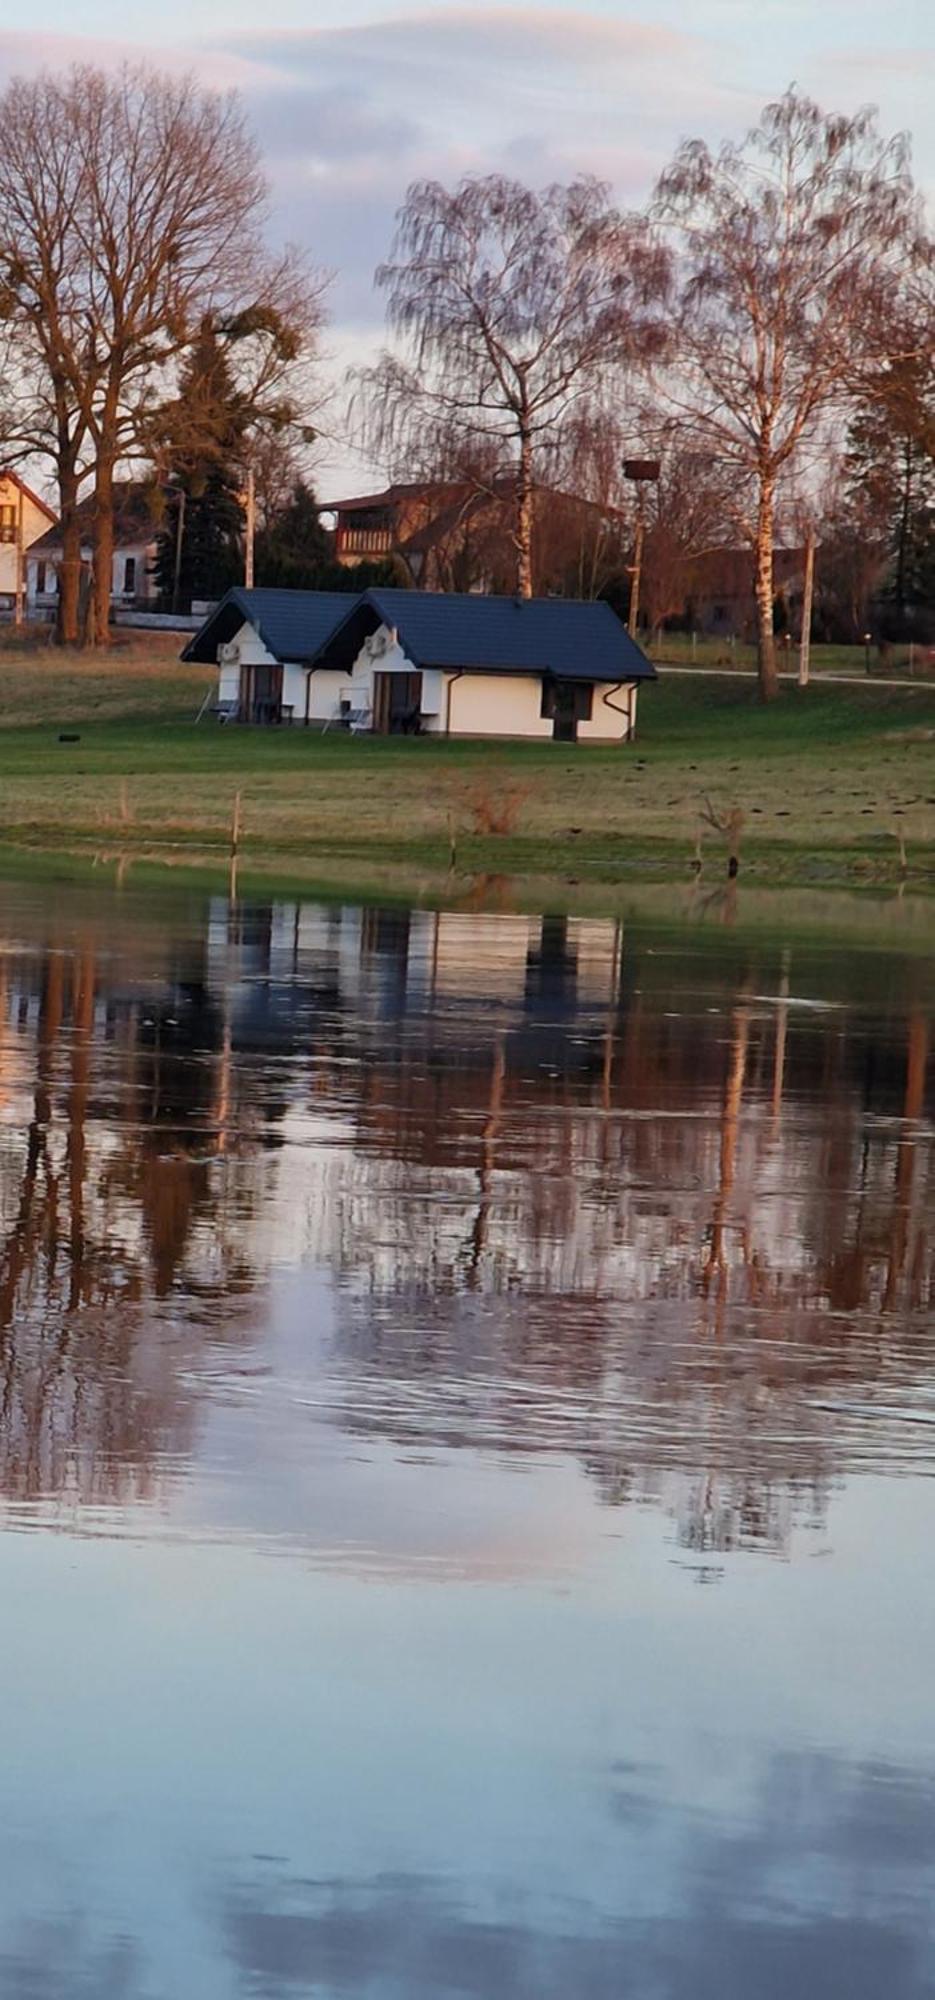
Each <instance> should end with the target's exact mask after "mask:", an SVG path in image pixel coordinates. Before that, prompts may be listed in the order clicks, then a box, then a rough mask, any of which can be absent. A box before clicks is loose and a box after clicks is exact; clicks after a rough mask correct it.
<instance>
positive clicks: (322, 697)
mask: <svg viewBox="0 0 935 2000" xmlns="http://www.w3.org/2000/svg"><path fill="white" fill-rule="evenodd" d="M302 679H303V680H304V679H305V675H304V673H303V675H302ZM311 683H312V685H311V690H310V693H309V708H308V717H309V721H310V722H316V723H321V722H334V721H335V720H336V719H337V715H338V709H339V705H340V703H341V701H342V700H343V699H344V698H345V697H347V699H348V700H350V694H351V683H350V681H349V679H348V677H347V674H345V673H342V672H341V670H340V668H337V667H316V668H315V670H314V672H313V673H312V675H311ZM302 700H303V703H304V700H305V696H304V694H303V697H302ZM296 713H297V714H298V711H296ZM304 717H305V709H304V707H303V710H302V718H303V720H304Z"/></svg>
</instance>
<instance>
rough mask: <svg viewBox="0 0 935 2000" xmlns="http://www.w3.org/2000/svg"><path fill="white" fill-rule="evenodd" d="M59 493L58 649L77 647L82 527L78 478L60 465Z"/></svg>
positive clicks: (72, 471) (70, 470)
mask: <svg viewBox="0 0 935 2000" xmlns="http://www.w3.org/2000/svg"><path fill="white" fill-rule="evenodd" d="M58 490H59V512H60V517H61V518H60V522H59V527H60V530H61V536H62V562H61V568H60V570H59V576H58V610H57V618H56V625H57V636H58V643H59V645H60V646H77V644H78V606H79V601H80V595H81V524H80V522H79V520H78V479H77V474H76V473H75V471H74V469H73V468H72V467H65V466H59V475H58Z"/></svg>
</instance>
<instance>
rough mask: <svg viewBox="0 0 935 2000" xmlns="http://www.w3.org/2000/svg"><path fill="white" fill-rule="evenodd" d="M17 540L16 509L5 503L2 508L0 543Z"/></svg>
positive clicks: (0, 509)
mask: <svg viewBox="0 0 935 2000" xmlns="http://www.w3.org/2000/svg"><path fill="white" fill-rule="evenodd" d="M15 540H16V508H15V507H11V506H8V504H7V502H6V501H4V502H3V505H2V507H0V542H15Z"/></svg>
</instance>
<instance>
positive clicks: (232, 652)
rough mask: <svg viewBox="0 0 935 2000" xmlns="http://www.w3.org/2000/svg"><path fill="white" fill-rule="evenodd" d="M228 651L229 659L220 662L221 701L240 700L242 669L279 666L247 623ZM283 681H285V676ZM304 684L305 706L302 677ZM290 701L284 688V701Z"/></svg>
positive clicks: (236, 635)
mask: <svg viewBox="0 0 935 2000" xmlns="http://www.w3.org/2000/svg"><path fill="white" fill-rule="evenodd" d="M227 650H228V651H229V657H228V658H227V659H225V660H223V661H221V660H219V661H218V700H219V701H239V700H240V669H241V667H275V666H276V665H277V664H278V662H277V661H276V660H275V658H274V657H273V654H272V653H268V652H267V650H266V647H265V646H264V644H263V641H262V639H261V638H260V635H259V632H258V631H257V630H256V627H255V626H253V625H248V624H247V623H246V622H245V623H244V624H243V625H241V627H240V630H239V632H235V633H234V636H233V638H232V640H231V641H230V646H229V649H227ZM296 671H297V672H301V669H296ZM283 680H284V681H285V675H284V676H283ZM302 683H303V684H302V692H301V695H300V697H299V699H300V701H301V702H302V703H303V704H304V701H305V677H304V675H303V676H302ZM288 699H289V697H288V696H287V695H286V692H285V687H284V688H283V700H284V701H286V700H288Z"/></svg>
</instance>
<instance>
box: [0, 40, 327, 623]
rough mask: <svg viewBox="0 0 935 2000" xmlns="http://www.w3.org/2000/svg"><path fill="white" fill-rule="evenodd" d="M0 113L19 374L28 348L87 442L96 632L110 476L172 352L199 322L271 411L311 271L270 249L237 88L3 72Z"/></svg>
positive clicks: (138, 77)
mask: <svg viewBox="0 0 935 2000" xmlns="http://www.w3.org/2000/svg"><path fill="white" fill-rule="evenodd" d="M0 114H2V124H3V129H4V133H5V142H4V147H3V148H2V149H0V284H2V286H3V292H2V297H3V303H4V308H5V313H6V317H7V321H8V325H9V329H10V332H11V335H12V337H13V338H14V340H15V339H17V338H19V341H20V343H21V344H20V357H21V367H22V372H23V376H24V378H26V379H28V378H29V376H30V374H31V372H33V371H34V370H35V368H36V364H37V362H38V363H39V365H40V367H41V370H42V372H43V376H44V382H43V384H42V386H41V388H40V392H39V400H40V403H41V404H43V405H44V406H46V407H48V408H49V409H54V411H55V413H56V421H57V425H58V431H61V429H62V423H63V419H61V418H59V417H58V415H57V411H58V402H60V403H61V406H62V409H63V410H64V412H65V413H66V416H65V420H64V421H65V422H66V426H67V429H68V435H69V438H71V437H72V436H73V435H77V436H78V437H79V439H80V441H81V442H82V443H83V442H84V441H85V440H86V441H87V448H88V455H89V457H90V460H91V463H92V465H93V477H94V520H93V571H94V575H93V594H92V611H93V621H92V622H93V626H94V629H95V631H96V635H97V636H98V637H99V638H100V639H105V638H106V636H107V628H108V621H109V613H110V594H111V573H112V564H113V489H114V479H115V475H116V472H117V469H118V466H119V465H120V463H121V461H122V460H123V459H125V458H126V457H128V456H130V455H133V454H136V453H139V452H141V451H145V450H146V449H148V447H149V444H150V442H151V439H152V435H153V425H154V421H155V419H156V413H157V411H158V410H159V408H160V406H164V405H165V402H166V399H167V397H169V398H171V394H172V384H173V374H174V370H175V369H176V368H177V366H178V364H179V361H180V359H181V357H182V356H183V355H184V354H185V352H186V350H187V348H188V346H189V344H190V343H191V341H192V340H193V339H194V338H195V337H196V335H197V333H198V330H199V329H200V328H201V327H202V326H203V325H204V323H205V320H206V319H211V320H212V321H213V322H214V323H215V324H217V326H218V327H219V328H222V329H224V330H225V331H228V332H229V333H230V337H231V342H232V345H234V346H236V350H237V356H238V362H239V364H240V369H241V376H242V381H243V393H244V395H245V396H248V397H249V398H250V399H252V402H253V404H254V406H256V407H259V405H260V404H261V403H262V404H263V406H264V408H265V409H266V411H267V412H268V413H272V412H273V411H274V410H276V409H277V408H279V406H280V405H281V404H282V403H283V401H284V399H285V400H288V399H287V398H285V391H284V387H283V383H284V376H285V373H286V371H288V370H289V369H291V368H294V367H295V365H296V363H297V361H298V360H299V358H300V356H301V353H302V351H303V350H305V351H307V350H308V348H309V347H310V345H311V343H312V341H313V337H314V333H315V330H316V328H317V325H318V322H319V319H320V302H321V287H320V281H318V280H315V279H312V280H307V279H306V277H305V274H304V272H303V271H302V270H301V269H300V267H299V266H298V264H297V262H296V260H295V259H294V258H292V257H290V256H285V257H284V258H282V259H280V260H279V261H278V262H276V261H272V260H271V259H270V257H269V255H268V253H267V252H266V250H265V247H264V244H263V238H262V230H263V224H264V221H265V203H266V188H265V182H264V179H263V175H262V173H261V170H260V165H259V159H258V155H257V150H256V147H255V144H254V141H253V140H252V138H251V136H250V134H249V132H248V130H247V128H246V124H245V121H244V115H243V111H242V109H241V107H240V104H239V102H238V100H237V99H236V97H234V96H218V95H216V94H214V93H212V92H210V91H204V90H201V89H200V88H199V87H198V86H197V85H196V84H195V83H194V82H193V80H192V79H191V78H190V77H182V78H176V77H169V76H162V75H159V74H157V73H155V72H152V71H149V70H146V69H140V68H129V67H128V68H125V69H123V70H121V71H120V72H119V73H118V74H117V75H115V76H113V75H107V74H105V73H104V72H102V71H100V70H96V69H90V68H76V69H73V70H71V71H70V72H69V73H68V74H67V75H66V76H65V77H62V78H56V77H51V76H48V75H42V76H40V77H38V78H35V79H32V80H29V81H24V80H20V81H17V82H14V83H13V84H12V85H11V86H10V88H9V90H8V91H7V92H6V93H5V95H4V97H3V99H2V100H0ZM50 121H51V124H52V127H53V129H54V132H55V134H56V152H55V154H54V161H55V166H54V173H53V171H52V169H48V170H47V178H48V181H49V186H48V192H47V194H44V195H43V201H42V205H41V207H40V206H39V205H38V204H37V201H36V199H35V198H34V196H33V195H32V194H31V176H32V175H33V173H34V170H35V167H36V163H37V161H44V160H45V158H46V150H47V148H46V137H45V134H46V127H47V125H48V124H49V122H50ZM11 128H12V131H13V133H14V135H15V144H14V145H13V147H12V148H11V146H10V144H9V135H10V132H11ZM44 171H45V170H44ZM50 246H51V247H50ZM46 384H47V385H49V386H48V387H46ZM290 407H291V406H290ZM279 415H280V417H281V418H282V421H285V414H284V412H283V410H282V409H281V408H279ZM45 448H46V450H48V451H49V452H50V453H51V455H52V456H53V457H54V458H55V462H56V466H57V470H58V474H59V481H60V487H61V491H62V509H63V516H66V515H67V512H68V508H69V507H70V504H71V500H70V495H69V493H68V490H67V488H68V480H69V478H70V476H71V471H70V465H69V463H67V462H66V460H67V454H66V453H64V450H63V446H62V444H61V442H60V439H59V436H58V433H57V432H56V433H55V434H53V433H52V431H51V430H47V432H46V437H45ZM63 479H64V484H63ZM74 497H75V501H77V488H76V490H75V496H74ZM69 636H72V635H71V633H69Z"/></svg>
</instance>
